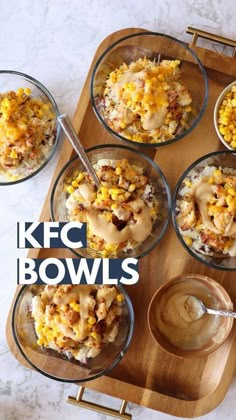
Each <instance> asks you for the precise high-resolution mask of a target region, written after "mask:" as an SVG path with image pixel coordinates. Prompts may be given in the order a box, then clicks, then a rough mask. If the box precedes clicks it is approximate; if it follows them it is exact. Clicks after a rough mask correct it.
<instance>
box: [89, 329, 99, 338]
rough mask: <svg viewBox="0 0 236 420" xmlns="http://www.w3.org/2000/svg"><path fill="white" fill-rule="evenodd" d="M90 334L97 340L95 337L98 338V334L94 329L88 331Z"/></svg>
mask: <svg viewBox="0 0 236 420" xmlns="http://www.w3.org/2000/svg"><path fill="white" fill-rule="evenodd" d="M90 335H91V337H93V338H94V339H95V340H97V338H98V334H97V333H96V332H95V331H92V332H91V333H90Z"/></svg>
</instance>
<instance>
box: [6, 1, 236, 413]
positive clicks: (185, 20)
mask: <svg viewBox="0 0 236 420" xmlns="http://www.w3.org/2000/svg"><path fill="white" fill-rule="evenodd" d="M235 21H236V8H235V1H234V0H224V1H222V0H209V1H205V0H173V1H172V0H159V1H155V0H143V1H142V0H110V1H108V0H86V1H85V0H84V1H83V0H41V1H37V0H18V1H15V0H8V1H3V0H0V28H1V32H0V63H1V64H0V66H1V68H2V69H15V70H19V71H22V72H25V73H28V74H30V75H32V76H33V77H35V78H36V79H38V80H40V81H41V82H42V83H43V84H45V85H46V86H47V88H48V89H49V90H50V91H51V93H52V94H53V95H54V97H55V99H56V101H57V103H58V105H59V108H60V110H61V111H62V112H67V113H68V114H69V115H70V116H72V115H73V112H74V110H75V106H76V103H77V101H78V97H79V94H80V91H81V88H82V86H83V82H84V80H85V77H86V73H87V71H88V68H89V65H90V62H91V59H92V57H93V54H94V52H95V50H96V48H97V46H98V44H99V43H100V42H101V41H102V39H103V38H104V37H106V36H107V35H108V34H109V33H111V32H113V31H115V30H118V29H120V28H125V27H141V28H146V29H150V30H155V31H158V32H165V33H169V34H170V35H174V36H177V37H179V38H180V39H182V40H189V36H188V35H186V34H185V28H186V27H187V26H188V25H192V26H197V27H199V28H202V29H205V30H209V31H211V32H215V33H218V34H221V35H223V36H228V37H231V38H236V33H235ZM212 48H214V49H216V50H218V49H219V48H221V47H219V46H218V45H213V46H212ZM57 156H58V155H57ZM57 156H56V157H55V158H54V159H53V161H52V162H51V163H50V164H49V165H48V166H47V167H46V169H44V170H43V172H41V173H40V174H38V176H36V177H35V178H33V179H31V180H29V181H27V182H25V183H23V184H19V185H16V186H9V187H8V188H5V187H0V203H1V205H0V220H1V224H0V244H1V245H0V249H1V257H0V258H1V264H0V272H1V276H0V281H1V293H0V312H1V316H0V330H1V336H0V419H1V420H23V419H24V420H28V419H30V420H38V419H42V420H44V419H45V420H47V419H50V418H51V417H52V416H54V417H56V418H57V420H62V419H68V420H74V419H76V418H81V419H86V420H92V419H93V420H105V418H108V417H106V416H104V415H99V414H96V413H92V412H88V411H85V410H82V409H78V408H76V407H74V406H69V405H67V404H66V403H65V399H66V397H67V396H68V395H69V394H70V395H75V393H76V389H77V387H76V386H75V385H64V384H61V383H58V382H54V381H52V380H49V379H47V378H45V377H43V376H41V375H40V374H38V373H36V372H32V371H30V370H27V369H25V368H23V367H22V366H21V365H19V364H18V362H17V361H16V360H15V359H14V358H13V356H12V355H11V354H10V353H9V351H8V348H7V344H6V340H5V323H6V317H7V313H8V310H9V307H10V304H11V300H12V297H13V293H14V290H15V287H16V258H17V257H20V256H23V255H25V253H26V252H25V251H21V252H20V251H19V250H17V248H16V223H17V222H18V221H20V220H23V221H36V220H37V219H38V217H39V213H40V209H41V207H42V204H43V201H44V198H45V195H46V191H47V189H48V186H49V182H50V179H51V176H52V173H53V170H54V168H55V164H56V160H57ZM88 396H89V397H90V398H92V399H93V400H96V401H97V402H102V403H108V405H111V406H115V405H116V404H118V401H116V400H115V402H114V403H113V400H112V401H111V398H110V397H106V396H105V397H104V396H101V395H99V394H94V393H92V392H88ZM235 398H236V380H234V381H233V383H232V385H231V387H230V389H229V391H228V393H227V395H226V398H225V400H224V402H223V403H222V404H221V405H220V406H219V407H218V408H217V409H215V410H214V411H213V412H211V413H210V414H207V415H205V416H204V417H203V418H205V419H208V420H216V419H218V418H222V419H229V420H233V419H235V418H236V406H235ZM128 409H129V410H128V411H130V412H132V413H133V418H134V419H135V420H136V419H141V418H142V419H145V420H147V419H148V420H149V419H150V420H154V419H156V420H158V419H162V420H165V419H171V418H173V419H174V417H171V416H169V415H165V414H161V413H158V412H155V411H152V410H148V409H144V408H142V407H137V406H134V405H132V404H130V405H129V407H128Z"/></svg>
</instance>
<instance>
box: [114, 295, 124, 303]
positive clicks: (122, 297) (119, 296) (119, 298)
mask: <svg viewBox="0 0 236 420" xmlns="http://www.w3.org/2000/svg"><path fill="white" fill-rule="evenodd" d="M116 300H117V302H123V300H124V296H123V295H121V294H119V295H116Z"/></svg>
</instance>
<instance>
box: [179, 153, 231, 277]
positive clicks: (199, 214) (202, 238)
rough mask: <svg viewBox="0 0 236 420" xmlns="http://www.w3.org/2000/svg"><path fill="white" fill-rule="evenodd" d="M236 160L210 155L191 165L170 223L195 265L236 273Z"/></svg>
mask: <svg viewBox="0 0 236 420" xmlns="http://www.w3.org/2000/svg"><path fill="white" fill-rule="evenodd" d="M235 217H236V159H235V153H234V152H231V151H221V152H213V153H209V154H208V155H205V156H202V157H201V158H200V159H198V160H197V161H195V162H194V163H192V165H190V166H189V168H188V169H186V171H185V172H184V173H183V175H182V176H181V178H180V180H179V181H178V183H177V186H176V190H175V193H174V198H173V208H172V219H173V224H174V227H175V230H176V233H177V236H178V238H179V240H180V242H181V243H182V245H183V246H184V248H185V249H186V250H187V251H188V252H189V253H190V255H192V256H193V257H194V258H196V259H197V260H198V261H200V262H203V263H205V264H207V265H208V266H209V267H213V268H218V269H221V270H229V271H230V270H231V271H234V270H236V221H235Z"/></svg>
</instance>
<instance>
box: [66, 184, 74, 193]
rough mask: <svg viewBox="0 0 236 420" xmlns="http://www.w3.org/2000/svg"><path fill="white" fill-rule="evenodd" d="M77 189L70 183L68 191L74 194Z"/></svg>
mask: <svg viewBox="0 0 236 420" xmlns="http://www.w3.org/2000/svg"><path fill="white" fill-rule="evenodd" d="M74 191H75V189H74V187H72V185H69V187H68V188H67V192H68V193H69V194H72V193H73V192H74Z"/></svg>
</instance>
